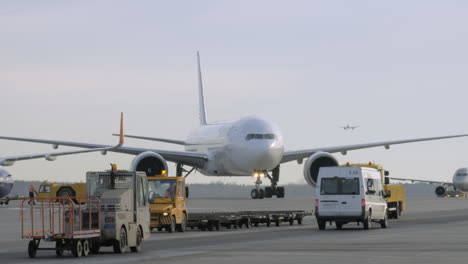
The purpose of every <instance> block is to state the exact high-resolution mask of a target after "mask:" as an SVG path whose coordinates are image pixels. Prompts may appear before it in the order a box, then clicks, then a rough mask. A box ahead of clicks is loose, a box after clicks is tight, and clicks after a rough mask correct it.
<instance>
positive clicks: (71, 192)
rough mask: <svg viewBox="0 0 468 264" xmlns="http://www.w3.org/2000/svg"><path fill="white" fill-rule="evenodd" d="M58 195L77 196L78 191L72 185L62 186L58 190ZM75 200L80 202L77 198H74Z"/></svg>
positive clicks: (76, 202)
mask: <svg viewBox="0 0 468 264" xmlns="http://www.w3.org/2000/svg"><path fill="white" fill-rule="evenodd" d="M57 197H76V193H75V191H74V190H73V189H72V188H71V187H61V188H60V189H58V191H57ZM62 201H63V200H62ZM73 202H74V203H75V204H78V201H77V200H76V199H73Z"/></svg>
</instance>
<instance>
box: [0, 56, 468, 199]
mask: <svg viewBox="0 0 468 264" xmlns="http://www.w3.org/2000/svg"><path fill="white" fill-rule="evenodd" d="M197 66H198V72H197V73H198V107H199V122H200V126H199V127H198V128H196V129H195V130H193V131H192V133H190V134H189V135H188V137H187V139H186V140H185V141H184V140H179V139H168V138H160V137H147V136H135V135H127V136H126V137H127V138H134V139H140V140H150V141H158V142H165V143H170V144H175V145H180V146H183V147H185V151H178V150H162V149H155V148H152V147H146V148H141V147H119V148H115V149H112V150H111V149H109V150H108V151H113V152H119V153H125V154H130V155H134V156H135V158H134V159H133V161H132V164H131V165H130V170H136V171H144V172H146V174H147V175H148V176H152V175H157V174H161V173H162V171H163V170H166V171H167V162H168V161H169V162H174V163H176V164H177V165H176V168H177V169H176V173H175V174H176V175H177V176H181V175H182V174H183V173H184V171H185V168H183V166H189V167H191V169H190V170H188V172H187V174H186V175H185V176H188V174H190V172H192V171H193V170H195V169H196V170H197V171H199V172H201V173H202V174H204V175H207V176H215V177H220V176H244V177H245V176H253V177H254V180H255V188H254V189H252V191H251V193H250V195H251V197H252V198H253V199H262V198H271V197H272V196H273V195H275V196H276V197H278V198H283V197H284V187H280V186H278V182H279V177H280V164H283V163H287V162H291V161H296V162H297V163H299V164H302V163H303V161H304V160H306V162H305V163H304V178H305V179H306V181H307V183H309V184H310V185H312V186H314V187H315V185H316V181H317V176H318V172H319V169H320V167H327V166H337V165H338V161H337V159H336V158H335V157H334V156H333V155H332V153H341V154H342V155H346V154H347V152H348V151H352V150H356V149H366V148H373V147H379V146H382V147H385V149H389V148H390V145H396V144H404V143H411V142H420V141H428V140H438V139H446V138H455V137H465V136H468V134H464V135H453V136H442V137H430V138H416V139H407V140H395V141H383V142H373V143H364V144H352V145H341V146H331V147H330V146H327V147H317V148H311V149H300V150H293V151H285V149H284V142H283V135H282V133H281V130H280V129H279V127H278V126H277V125H276V124H274V123H273V122H271V121H269V120H267V119H264V118H260V117H257V116H247V117H244V118H241V119H238V120H236V121H234V122H218V123H212V122H208V120H207V117H206V111H205V97H204V92H203V84H202V75H201V69H200V57H199V55H198V53H197ZM129 89H130V88H129ZM286 92H287V91H286V90H285V93H286ZM250 99H251V100H257V99H258V100H263V99H264V98H256V99H255V98H250ZM155 103H157V100H155ZM231 107H236V106H231ZM238 107H242V106H241V105H239V106H238ZM165 114H167V115H170V111H168V112H167V113H165ZM289 114H290V115H294V114H295V113H289ZM296 114H297V113H296ZM142 115H147V116H148V118H150V119H152V120H155V122H157V117H155V116H151V115H150V114H148V113H142ZM174 122H180V120H174ZM307 122H309V120H307ZM310 122H312V123H313V120H311V121H310ZM297 123H298V124H302V123H304V120H300V119H298V120H297ZM161 125H163V124H161ZM298 129H300V128H299V127H298ZM314 129H319V128H318V127H315V128H314ZM349 129H354V128H351V127H349ZM83 131H89V130H87V128H83ZM152 132H154V131H150V130H149V132H148V133H152ZM0 139H6V140H16V141H26V142H34V143H44V144H51V145H52V146H54V147H55V148H56V147H58V146H59V145H63V146H71V147H81V148H88V149H96V148H98V149H99V148H109V147H110V146H107V145H103V144H93V143H87V142H71V141H60V140H44V139H36V138H19V137H6V136H0ZM317 140H318V139H315V141H317ZM310 141H311V138H304V139H303V143H304V145H305V144H306V143H309V142H310ZM13 162H14V160H8V159H6V160H4V161H3V162H1V160H0V165H3V166H8V165H12V164H13ZM266 179H268V180H270V182H271V185H270V186H268V187H266V188H264V189H263V188H260V185H261V184H262V180H266Z"/></svg>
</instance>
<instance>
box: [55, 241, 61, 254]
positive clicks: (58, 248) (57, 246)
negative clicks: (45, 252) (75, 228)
mask: <svg viewBox="0 0 468 264" xmlns="http://www.w3.org/2000/svg"><path fill="white" fill-rule="evenodd" d="M55 255H57V257H62V256H63V243H62V241H61V240H57V241H55Z"/></svg>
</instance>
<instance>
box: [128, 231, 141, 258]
mask: <svg viewBox="0 0 468 264" xmlns="http://www.w3.org/2000/svg"><path fill="white" fill-rule="evenodd" d="M142 242H143V235H142V234H141V228H138V230H137V233H136V246H134V247H130V250H131V251H132V252H140V251H141V244H142Z"/></svg>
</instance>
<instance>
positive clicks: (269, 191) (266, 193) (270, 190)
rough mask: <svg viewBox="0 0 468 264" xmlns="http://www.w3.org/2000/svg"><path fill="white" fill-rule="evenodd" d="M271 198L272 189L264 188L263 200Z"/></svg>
mask: <svg viewBox="0 0 468 264" xmlns="http://www.w3.org/2000/svg"><path fill="white" fill-rule="evenodd" d="M271 197H273V188H271V187H265V198H271Z"/></svg>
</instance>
